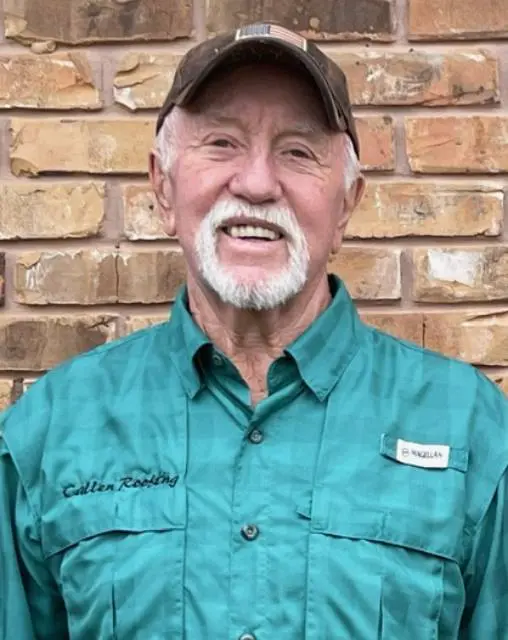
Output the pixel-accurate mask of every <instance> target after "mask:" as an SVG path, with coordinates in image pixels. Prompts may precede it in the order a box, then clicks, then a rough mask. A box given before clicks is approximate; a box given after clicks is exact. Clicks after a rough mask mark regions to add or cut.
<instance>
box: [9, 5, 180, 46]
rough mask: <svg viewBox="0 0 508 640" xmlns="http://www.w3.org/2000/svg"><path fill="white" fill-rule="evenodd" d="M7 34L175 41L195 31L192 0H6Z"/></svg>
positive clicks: (27, 37) (59, 38) (23, 39)
mask: <svg viewBox="0 0 508 640" xmlns="http://www.w3.org/2000/svg"><path fill="white" fill-rule="evenodd" d="M4 12H5V35H6V36H7V37H8V38H14V39H15V40H18V41H19V42H23V43H27V42H32V41H33V40H54V41H55V42H62V43H65V44H78V43H86V42H108V41H116V40H173V39H174V38H180V37H183V36H188V35H190V34H191V32H192V0H136V1H135V2H126V1H125V0H98V1H96V2H90V1H89V0H72V2H66V1H65V0H44V2H41V1H40V0H4Z"/></svg>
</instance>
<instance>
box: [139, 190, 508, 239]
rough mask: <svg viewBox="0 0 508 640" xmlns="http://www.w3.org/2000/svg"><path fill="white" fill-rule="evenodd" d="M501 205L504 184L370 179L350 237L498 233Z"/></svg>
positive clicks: (348, 231)
mask: <svg viewBox="0 0 508 640" xmlns="http://www.w3.org/2000/svg"><path fill="white" fill-rule="evenodd" d="M503 205H504V193H503V190H502V189H501V188H500V187H497V188H496V187H494V186H488V185H476V184H470V183H467V184H465V183H455V184H444V183H443V184H434V183H432V184H431V183H427V182H424V183H422V182H378V183H376V182H371V181H367V188H366V191H365V195H364V197H363V200H362V201H361V203H360V205H359V207H358V208H357V209H356V211H355V212H354V213H353V216H352V218H351V221H350V222H349V225H348V227H347V231H346V237H348V238H397V237H402V236H481V235H484V236H497V235H499V234H500V233H501V229H502V225H503ZM140 218H141V214H140Z"/></svg>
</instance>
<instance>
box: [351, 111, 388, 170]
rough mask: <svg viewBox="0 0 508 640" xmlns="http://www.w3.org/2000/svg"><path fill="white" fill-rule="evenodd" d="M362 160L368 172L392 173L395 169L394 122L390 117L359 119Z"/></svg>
mask: <svg viewBox="0 0 508 640" xmlns="http://www.w3.org/2000/svg"><path fill="white" fill-rule="evenodd" d="M356 125H357V128H358V137H359V138H360V156H361V157H360V159H361V162H362V167H363V169H364V170H366V171H391V170H393V169H394V167H395V151H394V147H393V140H394V139H393V135H394V133H393V120H392V118H391V117H390V116H382V117H378V116H370V117H366V118H365V117H364V118H357V120H356Z"/></svg>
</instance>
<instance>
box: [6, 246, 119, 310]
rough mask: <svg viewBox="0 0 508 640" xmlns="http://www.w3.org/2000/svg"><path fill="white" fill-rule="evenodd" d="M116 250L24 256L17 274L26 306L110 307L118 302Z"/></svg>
mask: <svg viewBox="0 0 508 640" xmlns="http://www.w3.org/2000/svg"><path fill="white" fill-rule="evenodd" d="M116 260H117V257H116V252H115V251H114V250H107V249H104V250H99V249H92V250H75V251H33V252H26V253H23V254H22V255H21V256H20V257H19V258H18V260H17V262H16V265H15V273H14V286H15V291H16V300H17V301H18V302H20V303H22V304H31V305H43V304H83V305H91V304H106V303H110V302H116V301H117V275H116Z"/></svg>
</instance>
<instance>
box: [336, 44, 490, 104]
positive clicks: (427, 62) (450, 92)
mask: <svg viewBox="0 0 508 640" xmlns="http://www.w3.org/2000/svg"><path fill="white" fill-rule="evenodd" d="M328 54H329V55H330V56H331V57H332V58H333V59H334V60H335V61H336V62H337V63H338V64H339V66H340V67H341V68H342V69H343V71H344V73H345V74H346V76H347V79H348V84H349V92H350V96H351V101H352V102H353V104H356V105H367V106H372V105H380V106H386V105H401V106H409V105H421V106H426V107H438V106H443V105H465V104H484V103H495V102H499V100H500V98H499V71H498V61H497V58H496V57H495V56H492V55H490V54H489V53H487V52H484V51H479V50H475V51H471V52H460V53H448V54H441V53H426V52H425V53H424V52H412V53H384V52H380V51H361V52H358V53H341V52H328Z"/></svg>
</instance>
